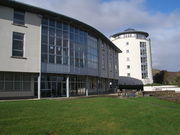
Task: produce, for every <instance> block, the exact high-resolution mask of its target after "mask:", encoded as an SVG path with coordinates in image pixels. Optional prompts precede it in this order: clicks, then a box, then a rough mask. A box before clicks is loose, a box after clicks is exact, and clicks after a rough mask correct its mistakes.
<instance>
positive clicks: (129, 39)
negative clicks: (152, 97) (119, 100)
mask: <svg viewBox="0 0 180 135" xmlns="http://www.w3.org/2000/svg"><path fill="white" fill-rule="evenodd" d="M148 36H149V34H148V33H147V32H143V31H137V30H135V29H127V30H125V31H123V32H120V33H117V34H114V35H112V36H111V38H110V39H111V41H112V42H113V43H114V44H115V45H116V46H117V47H118V48H119V49H121V50H122V53H120V54H119V76H127V77H132V78H136V79H139V80H141V81H142V82H143V84H151V83H153V78H152V59H151V41H150V39H149V38H148ZM127 83H128V82H127ZM128 85H129V84H128ZM133 85H135V84H133Z"/></svg>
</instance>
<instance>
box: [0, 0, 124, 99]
mask: <svg viewBox="0 0 180 135" xmlns="http://www.w3.org/2000/svg"><path fill="white" fill-rule="evenodd" d="M0 27H1V31H0V38H1V41H2V43H1V44H0V47H1V49H0V63H1V65H2V66H0V98H6V97H34V96H38V97H39V98H40V97H61V96H66V97H69V96H77V95H87V96H88V95H89V94H100V93H107V92H113V91H114V90H115V88H116V86H117V81H118V74H119V72H118V69H119V68H118V53H120V52H121V50H120V49H119V48H118V47H116V46H115V45H114V44H113V43H112V42H111V41H110V40H109V39H108V38H106V37H105V36H104V35H103V34H102V33H100V32H99V31H98V30H96V29H94V28H93V27H91V26H89V25H87V24H85V23H83V22H80V21H78V20H76V19H73V18H70V17H67V16H64V15H61V14H57V13H54V12H51V11H48V10H45V9H41V8H37V7H34V6H31V5H27V4H23V3H20V2H15V1H0Z"/></svg>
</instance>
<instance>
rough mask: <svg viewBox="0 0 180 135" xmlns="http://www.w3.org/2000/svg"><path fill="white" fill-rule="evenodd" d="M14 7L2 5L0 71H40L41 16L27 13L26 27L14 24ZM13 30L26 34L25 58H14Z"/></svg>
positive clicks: (0, 10)
mask: <svg viewBox="0 0 180 135" xmlns="http://www.w3.org/2000/svg"><path fill="white" fill-rule="evenodd" d="M13 15H14V9H12V8H8V7H4V6H0V41H1V44H0V48H1V49H0V71H7V72H8V71H10V72H40V58H41V55H40V52H41V46H40V42H41V41H40V40H41V38H40V25H41V17H40V16H38V15H36V14H32V13H29V12H26V13H25V27H23V26H17V25H14V24H13ZM13 32H20V33H24V34H25V41H24V59H19V58H12V57H11V56H12V35H13Z"/></svg>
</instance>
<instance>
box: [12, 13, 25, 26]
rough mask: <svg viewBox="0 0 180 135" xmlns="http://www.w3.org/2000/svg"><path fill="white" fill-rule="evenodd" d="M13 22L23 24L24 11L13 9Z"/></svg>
mask: <svg viewBox="0 0 180 135" xmlns="http://www.w3.org/2000/svg"><path fill="white" fill-rule="evenodd" d="M13 21H14V24H20V25H24V24H25V12H24V11H19V10H14V20H13Z"/></svg>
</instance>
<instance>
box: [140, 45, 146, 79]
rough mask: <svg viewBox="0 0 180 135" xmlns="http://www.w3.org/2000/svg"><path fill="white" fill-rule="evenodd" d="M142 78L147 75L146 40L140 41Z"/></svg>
mask: <svg viewBox="0 0 180 135" xmlns="http://www.w3.org/2000/svg"><path fill="white" fill-rule="evenodd" d="M140 54H141V72H142V79H145V78H147V77H148V70H147V66H148V65H147V51H146V42H140Z"/></svg>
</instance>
